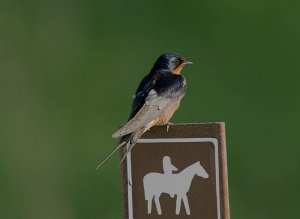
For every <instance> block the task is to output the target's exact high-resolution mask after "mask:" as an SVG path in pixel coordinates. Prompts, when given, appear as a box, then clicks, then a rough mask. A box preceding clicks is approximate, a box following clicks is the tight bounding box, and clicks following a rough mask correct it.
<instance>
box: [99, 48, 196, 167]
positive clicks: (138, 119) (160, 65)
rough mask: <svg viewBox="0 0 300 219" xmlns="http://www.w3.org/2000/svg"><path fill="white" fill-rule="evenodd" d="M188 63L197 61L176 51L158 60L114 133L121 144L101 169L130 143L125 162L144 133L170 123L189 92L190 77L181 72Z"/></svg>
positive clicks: (141, 83)
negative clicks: (123, 121) (189, 59)
mask: <svg viewBox="0 0 300 219" xmlns="http://www.w3.org/2000/svg"><path fill="white" fill-rule="evenodd" d="M187 64H193V63H192V62H189V61H187V60H186V59H185V58H183V57H182V56H180V55H178V54H173V53H167V54H163V55H161V56H160V57H159V58H158V59H157V60H156V62H155V63H154V65H153V67H152V69H151V71H150V73H149V74H148V75H146V76H145V77H144V78H143V80H142V81H141V82H140V85H139V86H138V88H137V90H136V92H135V96H134V100H133V103H132V108H131V113H130V115H129V119H128V122H127V123H126V124H125V125H124V126H123V127H121V128H120V129H119V130H118V131H116V132H115V133H114V134H113V135H112V137H113V138H118V139H120V141H119V144H118V145H117V146H116V148H115V149H114V150H113V151H112V152H111V153H110V154H109V155H108V156H107V157H106V158H105V159H104V160H103V161H102V162H101V163H100V164H99V166H98V167H97V168H99V167H100V166H101V165H102V164H103V163H104V162H105V161H106V160H107V159H108V158H109V157H110V156H111V155H112V154H113V153H114V152H115V151H117V150H118V149H119V148H121V147H122V146H123V145H128V144H129V145H128V146H127V148H128V149H127V151H126V153H125V155H124V156H123V157H122V159H121V161H120V163H121V162H122V161H123V160H124V159H125V158H126V156H127V154H128V153H129V152H130V151H131V149H132V148H133V147H134V145H135V144H136V142H137V141H138V139H139V138H140V137H141V136H142V134H143V133H144V132H146V131H147V130H149V129H150V128H151V127H153V126H155V125H164V124H167V123H168V122H169V120H170V119H171V117H172V115H173V114H174V112H175V111H176V110H177V109H178V107H179V104H180V101H181V99H182V98H183V96H184V95H185V92H186V87H187V86H186V79H185V78H184V77H183V76H182V75H180V72H181V70H182V69H183V67H184V66H185V65H187Z"/></svg>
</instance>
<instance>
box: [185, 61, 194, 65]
mask: <svg viewBox="0 0 300 219" xmlns="http://www.w3.org/2000/svg"><path fill="white" fill-rule="evenodd" d="M184 64H186V65H191V64H193V63H192V62H190V61H185V63H184Z"/></svg>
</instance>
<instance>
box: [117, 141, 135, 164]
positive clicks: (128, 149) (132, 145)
mask: <svg viewBox="0 0 300 219" xmlns="http://www.w3.org/2000/svg"><path fill="white" fill-rule="evenodd" d="M135 144H136V143H134V144H131V145H130V146H129V148H127V150H126V152H125V154H124V155H123V157H122V159H121V161H120V163H119V165H121V163H122V162H123V161H124V160H125V158H126V157H127V155H128V153H129V152H131V150H132V148H133V147H134V146H135Z"/></svg>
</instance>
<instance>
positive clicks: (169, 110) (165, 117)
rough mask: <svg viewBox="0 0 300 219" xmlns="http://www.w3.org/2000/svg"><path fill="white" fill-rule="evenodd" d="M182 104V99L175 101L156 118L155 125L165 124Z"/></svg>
mask: <svg viewBox="0 0 300 219" xmlns="http://www.w3.org/2000/svg"><path fill="white" fill-rule="evenodd" d="M179 105H180V99H178V100H176V101H174V102H173V103H172V104H170V106H169V107H167V109H166V110H165V111H164V112H163V113H162V114H161V115H160V116H159V117H158V118H157V119H156V121H155V125H164V124H166V123H168V122H169V120H170V119H171V117H172V116H173V114H174V113H175V111H176V110H177V109H178V107H179Z"/></svg>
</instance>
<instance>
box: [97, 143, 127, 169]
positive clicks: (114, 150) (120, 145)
mask: <svg viewBox="0 0 300 219" xmlns="http://www.w3.org/2000/svg"><path fill="white" fill-rule="evenodd" d="M124 144H126V141H123V142H122V143H120V144H118V145H117V146H116V147H115V148H114V149H113V150H112V152H110V154H109V155H107V156H106V157H105V158H104V160H102V161H101V163H100V164H99V165H98V166H97V168H96V170H97V169H98V168H99V167H101V166H102V164H104V163H105V161H107V160H108V159H109V158H110V157H111V155H113V154H114V153H115V152H116V151H117V150H118V149H120V148H121V147H122V146H123V145H124Z"/></svg>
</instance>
